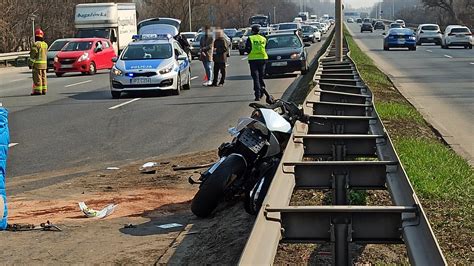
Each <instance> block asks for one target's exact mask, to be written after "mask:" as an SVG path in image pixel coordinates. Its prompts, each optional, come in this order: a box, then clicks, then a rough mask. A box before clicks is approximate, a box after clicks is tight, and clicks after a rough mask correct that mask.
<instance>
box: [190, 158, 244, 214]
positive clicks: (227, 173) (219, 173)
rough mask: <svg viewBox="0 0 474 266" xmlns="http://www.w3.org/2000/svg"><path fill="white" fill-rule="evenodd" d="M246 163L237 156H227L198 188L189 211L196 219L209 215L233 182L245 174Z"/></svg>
mask: <svg viewBox="0 0 474 266" xmlns="http://www.w3.org/2000/svg"><path fill="white" fill-rule="evenodd" d="M245 168H246V162H245V160H244V159H243V158H242V157H240V156H238V155H232V154H231V155H229V157H227V158H226V159H225V160H224V161H223V162H222V163H221V164H220V165H219V167H217V169H216V170H215V171H214V173H212V174H211V175H210V176H209V177H208V178H207V179H206V180H205V181H204V182H203V183H202V184H201V187H200V188H199V191H198V192H197V193H196V195H195V196H194V198H193V201H192V203H191V211H192V212H193V213H194V214H195V215H196V216H198V217H201V218H204V217H208V216H209V215H211V213H212V212H213V211H214V209H215V208H216V207H217V205H218V204H219V200H220V199H221V198H222V197H223V196H224V192H225V190H226V189H227V188H228V187H229V185H231V184H232V182H233V181H234V180H236V179H237V178H240V177H241V176H242V175H243V174H244V173H245Z"/></svg>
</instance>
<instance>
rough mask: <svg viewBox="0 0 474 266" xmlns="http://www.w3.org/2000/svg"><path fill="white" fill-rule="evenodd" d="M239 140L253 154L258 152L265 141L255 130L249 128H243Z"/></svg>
mask: <svg viewBox="0 0 474 266" xmlns="http://www.w3.org/2000/svg"><path fill="white" fill-rule="evenodd" d="M239 141H240V142H241V143H242V144H244V145H245V147H247V148H248V149H249V150H251V151H252V152H253V153H255V154H258V153H259V152H260V151H261V150H262V148H263V147H264V146H265V143H266V141H265V140H264V139H263V138H262V137H261V136H259V135H258V133H257V132H255V131H254V130H251V129H247V130H244V131H243V132H242V133H241V134H240V135H239Z"/></svg>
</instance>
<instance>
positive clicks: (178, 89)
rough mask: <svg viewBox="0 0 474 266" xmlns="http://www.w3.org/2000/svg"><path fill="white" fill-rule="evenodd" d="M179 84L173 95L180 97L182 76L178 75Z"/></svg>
mask: <svg viewBox="0 0 474 266" xmlns="http://www.w3.org/2000/svg"><path fill="white" fill-rule="evenodd" d="M177 83H178V84H176V90H173V95H179V93H180V92H181V87H182V85H181V75H178V77H177Z"/></svg>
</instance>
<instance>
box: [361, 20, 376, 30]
mask: <svg viewBox="0 0 474 266" xmlns="http://www.w3.org/2000/svg"><path fill="white" fill-rule="evenodd" d="M365 31H370V32H374V27H372V24H370V23H366V22H364V23H362V26H360V32H365Z"/></svg>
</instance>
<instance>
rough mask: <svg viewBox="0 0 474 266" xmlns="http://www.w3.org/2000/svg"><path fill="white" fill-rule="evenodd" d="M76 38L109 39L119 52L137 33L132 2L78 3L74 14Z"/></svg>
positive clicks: (135, 16)
mask: <svg viewBox="0 0 474 266" xmlns="http://www.w3.org/2000/svg"><path fill="white" fill-rule="evenodd" d="M74 24H75V27H76V29H77V31H76V35H75V37H76V38H93V37H98V38H105V39H109V40H110V42H111V43H112V45H113V46H114V49H115V52H116V53H117V54H119V52H120V51H122V50H123V49H125V47H127V45H128V44H129V43H130V42H131V41H132V37H133V35H136V34H137V12H136V7H135V4H134V3H117V4H115V3H94V4H78V5H77V6H76V12H75V16H74Z"/></svg>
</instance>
